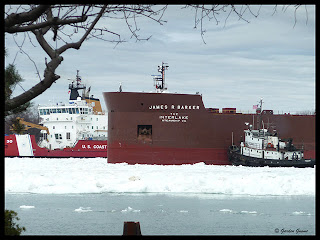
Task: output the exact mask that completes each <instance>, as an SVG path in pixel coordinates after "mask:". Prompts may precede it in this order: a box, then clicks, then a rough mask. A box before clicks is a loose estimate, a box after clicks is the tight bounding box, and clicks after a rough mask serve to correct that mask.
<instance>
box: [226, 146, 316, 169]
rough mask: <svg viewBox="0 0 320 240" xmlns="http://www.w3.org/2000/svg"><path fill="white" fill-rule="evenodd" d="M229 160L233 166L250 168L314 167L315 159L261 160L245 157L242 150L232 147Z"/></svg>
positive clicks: (229, 151)
mask: <svg viewBox="0 0 320 240" xmlns="http://www.w3.org/2000/svg"><path fill="white" fill-rule="evenodd" d="M228 158H229V161H230V163H231V164H232V165H235V166H240V165H242V166H250V167H265V166H269V167H299V168H305V167H312V168H313V167H314V165H315V164H316V162H315V159H301V160H280V159H261V158H256V157H250V156H244V155H242V154H241V153H240V149H239V148H237V147H235V146H231V147H230V148H229V150H228Z"/></svg>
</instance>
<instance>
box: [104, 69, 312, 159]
mask: <svg viewBox="0 0 320 240" xmlns="http://www.w3.org/2000/svg"><path fill="white" fill-rule="evenodd" d="M167 67H168V66H167V65H166V64H164V63H162V65H161V66H159V70H158V71H159V72H160V73H161V75H160V76H156V77H154V85H155V88H156V92H154V93H141V92H123V91H122V89H121V87H120V88H119V91H118V92H104V93H103V96H104V99H105V102H106V105H107V108H108V162H109V163H121V162H126V163H129V164H163V165H167V164H194V163H198V162H204V163H206V164H217V165H229V164H230V161H229V160H228V155H227V152H228V147H229V146H230V145H233V143H234V142H235V143H240V141H241V140H242V139H243V137H244V136H243V134H244V129H245V125H244V122H252V121H255V122H256V123H257V121H259V119H258V118H257V116H258V113H260V112H258V111H259V109H257V110H256V114H242V113H237V112H236V109H235V108H223V109H222V111H219V109H216V108H206V107H205V106H204V104H203V102H202V96H201V95H200V94H177V93H166V92H165V91H164V90H166V87H165V70H166V69H167ZM261 117H262V120H261V121H263V122H264V123H272V125H274V126H276V127H277V132H278V134H279V135H281V136H282V137H283V138H289V137H292V138H293V139H294V141H295V145H301V146H302V145H303V147H304V157H305V158H310V159H314V158H315V154H316V153H315V145H316V144H315V114H313V115H292V114H274V113H273V111H272V110H264V111H263V112H262V114H261ZM257 124H259V123H257Z"/></svg>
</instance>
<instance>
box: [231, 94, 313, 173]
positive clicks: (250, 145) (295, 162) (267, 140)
mask: <svg viewBox="0 0 320 240" xmlns="http://www.w3.org/2000/svg"><path fill="white" fill-rule="evenodd" d="M261 109H262V99H261V100H260V107H259V108H258V111H260V115H259V119H260V121H259V129H258V130H254V129H253V126H252V125H249V123H247V122H246V125H249V127H248V129H247V130H244V142H241V143H240V146H236V145H231V146H230V147H229V149H228V158H229V161H230V162H231V163H232V165H235V166H239V165H242V166H252V167H263V166H269V167H302V168H304V167H314V165H315V159H304V154H303V146H302V148H301V149H298V148H296V147H295V146H294V145H293V144H292V141H293V140H292V138H288V139H283V140H281V139H280V138H279V137H278V136H277V133H276V131H275V130H274V131H273V132H269V131H268V129H265V128H264V124H263V122H262V121H261V112H262V111H261ZM261 125H263V127H262V128H261Z"/></svg>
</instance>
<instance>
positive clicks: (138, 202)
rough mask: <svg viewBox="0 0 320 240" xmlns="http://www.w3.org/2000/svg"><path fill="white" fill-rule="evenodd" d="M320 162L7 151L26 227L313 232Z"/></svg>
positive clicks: (58, 231)
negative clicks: (148, 161) (129, 159)
mask: <svg viewBox="0 0 320 240" xmlns="http://www.w3.org/2000/svg"><path fill="white" fill-rule="evenodd" d="M315 196H316V194H315V168H301V169H299V168H269V167H263V168H252V167H242V166H239V167H236V166H214V165H205V164H203V163H199V164H194V165H171V166H159V165H138V164H137V165H128V164H124V163H122V164H109V163H108V162H107V160H106V159H105V158H91V159H79V158H69V159H50V158H5V208H6V209H10V210H14V211H16V212H17V213H18V217H19V218H20V220H19V221H18V222H17V223H18V224H19V225H20V226H24V227H25V228H26V231H25V232H23V233H22V235H118V236H120V235H122V234H123V223H124V222H125V221H136V222H140V226H141V232H142V235H280V236H285V235H294V236H296V235H299V236H301V235H315V233H316V230H315Z"/></svg>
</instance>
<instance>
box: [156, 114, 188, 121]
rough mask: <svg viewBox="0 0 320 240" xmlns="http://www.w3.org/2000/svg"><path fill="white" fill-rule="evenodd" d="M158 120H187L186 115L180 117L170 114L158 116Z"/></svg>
mask: <svg viewBox="0 0 320 240" xmlns="http://www.w3.org/2000/svg"><path fill="white" fill-rule="evenodd" d="M159 119H160V120H161V121H162V122H187V120H188V119H189V116H188V115H182V116H180V115H179V113H170V115H160V116H159Z"/></svg>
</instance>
